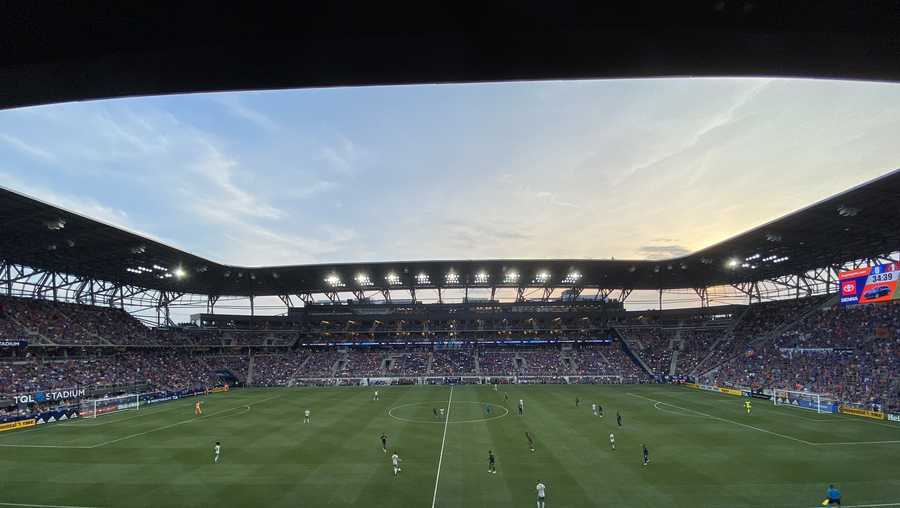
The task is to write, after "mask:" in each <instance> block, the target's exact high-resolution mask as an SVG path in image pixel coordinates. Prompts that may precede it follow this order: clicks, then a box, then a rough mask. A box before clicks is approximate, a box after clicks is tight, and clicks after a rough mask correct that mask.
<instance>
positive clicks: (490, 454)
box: [488, 450, 497, 474]
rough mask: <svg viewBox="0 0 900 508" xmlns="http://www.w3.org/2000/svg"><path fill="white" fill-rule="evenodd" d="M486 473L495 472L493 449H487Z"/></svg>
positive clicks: (495, 462)
mask: <svg viewBox="0 0 900 508" xmlns="http://www.w3.org/2000/svg"><path fill="white" fill-rule="evenodd" d="M488 473H491V474H497V461H496V459H495V458H494V451H493V450H488Z"/></svg>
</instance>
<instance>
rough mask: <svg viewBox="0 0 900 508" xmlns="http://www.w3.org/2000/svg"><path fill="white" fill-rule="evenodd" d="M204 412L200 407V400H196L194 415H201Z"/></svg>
mask: <svg viewBox="0 0 900 508" xmlns="http://www.w3.org/2000/svg"><path fill="white" fill-rule="evenodd" d="M202 414H203V410H202V409H200V401H199V400H198V401H197V402H194V416H200V415H202Z"/></svg>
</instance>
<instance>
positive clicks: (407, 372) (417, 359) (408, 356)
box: [390, 350, 428, 376]
mask: <svg viewBox="0 0 900 508" xmlns="http://www.w3.org/2000/svg"><path fill="white" fill-rule="evenodd" d="M427 373H428V351H423V350H412V351H404V352H403V353H401V354H399V355H396V354H395V355H392V359H391V367H390V374H391V375H392V376H401V375H402V376H424V375H426V374H427Z"/></svg>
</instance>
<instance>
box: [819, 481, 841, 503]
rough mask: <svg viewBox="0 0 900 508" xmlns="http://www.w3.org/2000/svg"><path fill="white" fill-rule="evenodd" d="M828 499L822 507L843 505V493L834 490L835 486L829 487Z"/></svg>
mask: <svg viewBox="0 0 900 508" xmlns="http://www.w3.org/2000/svg"><path fill="white" fill-rule="evenodd" d="M826 495H827V497H826V498H825V501H822V506H826V505H833V504H836V505H839V506H840V504H841V491H840V490H838V489H836V488H834V485H829V486H828V491H827V492H826Z"/></svg>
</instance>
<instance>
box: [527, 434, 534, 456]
mask: <svg viewBox="0 0 900 508" xmlns="http://www.w3.org/2000/svg"><path fill="white" fill-rule="evenodd" d="M525 437H526V438H527V439H528V449H530V450H531V451H532V452H534V439H533V438H532V437H531V434H529V433H528V432H526V433H525Z"/></svg>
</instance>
